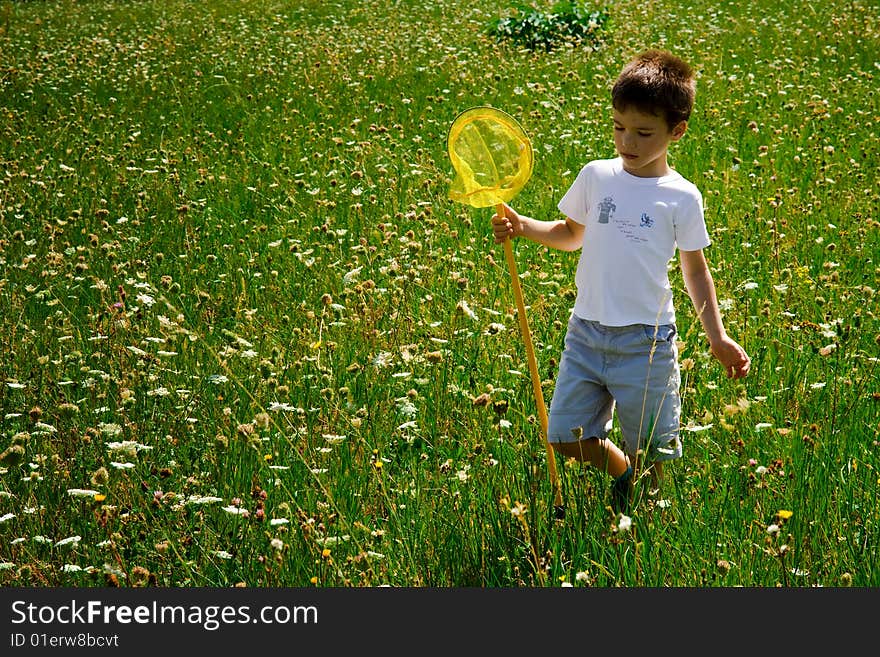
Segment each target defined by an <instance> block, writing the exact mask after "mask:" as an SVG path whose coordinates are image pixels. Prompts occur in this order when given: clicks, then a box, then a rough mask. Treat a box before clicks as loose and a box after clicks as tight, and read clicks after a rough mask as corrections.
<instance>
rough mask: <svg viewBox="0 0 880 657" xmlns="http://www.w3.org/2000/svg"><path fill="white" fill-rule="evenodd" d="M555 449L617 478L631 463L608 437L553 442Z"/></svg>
mask: <svg viewBox="0 0 880 657" xmlns="http://www.w3.org/2000/svg"><path fill="white" fill-rule="evenodd" d="M551 444H552V445H553V449H554V450H555V451H556V452H557V453H558V454H561V455H563V456H565V457H567V458H573V459H575V460H577V461H580V462H581V463H587V464H589V465H592V466H593V467H594V468H598V469H599V470H603V471H605V472H607V473H608V474H610V475H611V476H612V477H614V478H617V477H620V476H621V475H622V474H624V473H625V472H626V470H627V468H629V466H630V463H629V459H628V458H627V456H626V454H624V453H623V450H621V449H620V448H619V447H618V446H617V445H615V444H614V443H613V442H612V441H610V440H608V439H607V438H582V439H581V440H577V441H575V442H570V443H551Z"/></svg>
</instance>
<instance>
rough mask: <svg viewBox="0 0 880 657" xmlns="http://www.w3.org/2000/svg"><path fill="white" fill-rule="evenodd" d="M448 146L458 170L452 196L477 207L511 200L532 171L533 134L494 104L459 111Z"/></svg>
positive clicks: (450, 188) (455, 199) (450, 196)
mask: <svg viewBox="0 0 880 657" xmlns="http://www.w3.org/2000/svg"><path fill="white" fill-rule="evenodd" d="M447 149H448V151H449V158H450V159H451V160H452V166H453V168H454V169H455V172H456V177H455V179H454V180H453V181H452V184H451V185H450V187H449V198H451V199H452V200H453V201H457V202H459V203H465V204H467V205H470V206H473V207H475V208H486V207H491V206H494V205H497V204H499V203H507V202H509V201H510V200H511V199H512V198H513V197H514V196H516V194H517V193H518V192H519V191H520V190H521V189H522V188H523V187H524V186H525V184H526V182H528V180H529V177H530V176H531V175H532V167H533V164H534V155H533V153H532V145H531V142H530V141H529V138H528V137H527V136H526V134H525V132H523V129H522V128H521V127H520V125H519V124H518V123H517V122H516V120H515V119H514V118H513V117H512V116H510V115H509V114H507V113H505V112H502V111H501V110H497V109H495V108H493V107H473V108H471V109H468V110H465V111H464V112H462V113H461V114H459V115H458V116H457V117H456V118H455V120H454V121H453V122H452V127H451V128H450V129H449V136H448V139H447Z"/></svg>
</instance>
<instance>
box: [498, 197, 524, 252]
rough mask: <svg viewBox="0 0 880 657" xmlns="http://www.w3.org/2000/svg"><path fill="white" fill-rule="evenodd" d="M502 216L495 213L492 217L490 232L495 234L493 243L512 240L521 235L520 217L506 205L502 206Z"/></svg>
mask: <svg viewBox="0 0 880 657" xmlns="http://www.w3.org/2000/svg"><path fill="white" fill-rule="evenodd" d="M502 205H503V207H504V214H503V215H501V214H498V212H496V213H495V216H493V217H492V232H493V233H494V234H495V242H496V243H499V244H500V243H501V242H503V241H504V240H506V239H507V238H508V237H509V238H511V239H513V238H514V237H516V236H517V235H521V234H522V220H521V219H520V216H519V215H518V214H517V213H516V212H515V211H514V209H513V208H511V207H510V206H509V205H507V204H506V203H504V204H502Z"/></svg>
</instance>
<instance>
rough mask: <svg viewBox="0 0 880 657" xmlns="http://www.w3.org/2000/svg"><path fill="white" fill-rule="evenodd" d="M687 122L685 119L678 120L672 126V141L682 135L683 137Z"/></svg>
mask: <svg viewBox="0 0 880 657" xmlns="http://www.w3.org/2000/svg"><path fill="white" fill-rule="evenodd" d="M687 127H688V122H687V121H679V122H678V123H677V124H676V125H675V127H673V128H672V141H678V140H679V139H681V138H682V137H684V133H685V132H686V131H687Z"/></svg>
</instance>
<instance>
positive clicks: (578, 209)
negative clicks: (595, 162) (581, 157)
mask: <svg viewBox="0 0 880 657" xmlns="http://www.w3.org/2000/svg"><path fill="white" fill-rule="evenodd" d="M590 180H591V176H590V167H589V165H587V166H585V167H584V168H583V169H581V170H580V173H578V175H577V178H575V180H574V182H573V183H572V184H571V187H569V188H568V191H567V192H565V195H564V196H563V197H562V199H561V200H560V201H559V204H558V205H557V206H556V207H558V208H559V211H560V212H561V213H562V214H564V215H565V216H566V217H568V218H569V219H571V220H573V221H576V222H577V223H579V224H582V225H585V224H586V223H587V217H588V215H589V213H590V210H589V208H590V189H591V184H590Z"/></svg>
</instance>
